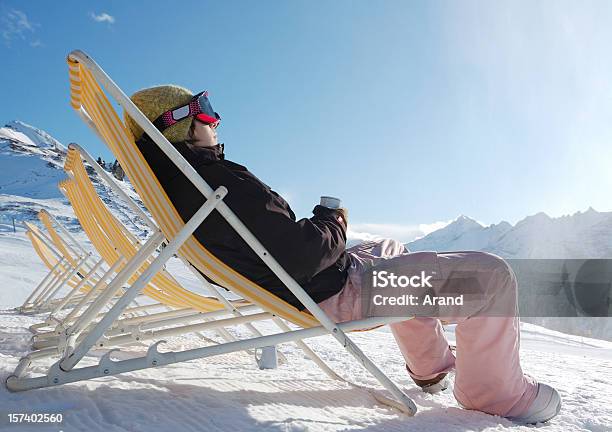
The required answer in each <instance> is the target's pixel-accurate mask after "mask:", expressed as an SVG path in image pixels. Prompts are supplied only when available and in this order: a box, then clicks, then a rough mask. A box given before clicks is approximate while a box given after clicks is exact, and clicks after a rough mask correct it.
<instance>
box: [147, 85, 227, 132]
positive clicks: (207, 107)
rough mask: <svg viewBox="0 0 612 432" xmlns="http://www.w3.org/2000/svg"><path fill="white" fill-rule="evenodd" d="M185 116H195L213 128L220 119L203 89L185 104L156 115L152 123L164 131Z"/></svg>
mask: <svg viewBox="0 0 612 432" xmlns="http://www.w3.org/2000/svg"><path fill="white" fill-rule="evenodd" d="M187 117H195V118H197V119H198V120H200V121H201V122H204V123H207V124H209V125H211V127H213V128H216V127H217V126H218V125H219V122H220V121H221V116H220V115H219V114H217V113H216V112H215V111H214V110H213V107H212V105H211V104H210V101H209V100H208V91H203V92H201V93H198V94H197V95H195V96H194V97H193V98H192V99H191V101H190V102H189V103H188V104H187V105H181V106H179V107H176V108H173V109H171V110H169V111H166V112H165V113H163V114H162V115H160V116H159V117H157V119H155V121H154V122H153V125H154V126H155V127H156V128H157V129H159V130H160V131H164V130H166V129H168V128H169V127H170V126H172V125H174V124H176V123H178V122H180V121H181V120H184V119H186V118H187Z"/></svg>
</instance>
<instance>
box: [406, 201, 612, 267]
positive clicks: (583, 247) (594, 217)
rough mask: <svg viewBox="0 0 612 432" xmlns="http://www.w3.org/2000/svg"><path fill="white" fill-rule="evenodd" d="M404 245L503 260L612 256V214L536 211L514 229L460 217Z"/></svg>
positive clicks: (589, 209)
mask: <svg viewBox="0 0 612 432" xmlns="http://www.w3.org/2000/svg"><path fill="white" fill-rule="evenodd" d="M406 247H407V248H408V249H409V250H411V251H414V252H416V251H423V250H435V251H456V250H480V251H486V252H491V253H494V254H496V255H499V256H501V257H503V258H546V259H552V258H612V212H601V213H600V212H597V211H595V210H594V209H593V208H592V207H589V208H588V210H586V211H584V212H576V213H574V214H573V215H566V216H561V217H558V218H551V217H549V216H548V215H547V214H546V213H542V212H540V213H537V214H535V215H533V216H527V217H526V218H525V219H523V220H521V221H519V222H517V224H516V225H514V226H512V225H511V224H509V223H508V222H506V221H502V222H500V223H498V224H492V225H489V226H487V227H485V226H482V225H481V224H480V223H478V222H476V221H475V220H473V219H470V218H468V217H467V216H463V215H461V216H459V217H458V218H457V219H455V220H454V221H453V222H451V223H450V224H448V225H447V226H445V227H444V228H442V229H439V230H437V231H434V232H432V233H430V234H428V235H426V236H425V237H422V238H420V239H417V240H414V241H412V242H410V243H407V244H406Z"/></svg>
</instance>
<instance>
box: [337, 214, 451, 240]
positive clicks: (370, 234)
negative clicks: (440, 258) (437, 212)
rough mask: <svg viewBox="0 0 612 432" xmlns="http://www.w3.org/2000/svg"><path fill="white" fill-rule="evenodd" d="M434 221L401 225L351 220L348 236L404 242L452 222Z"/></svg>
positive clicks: (359, 238)
mask: <svg viewBox="0 0 612 432" xmlns="http://www.w3.org/2000/svg"><path fill="white" fill-rule="evenodd" d="M451 222H452V220H451V221H447V222H442V221H440V222H434V223H430V224H417V225H399V224H375V223H357V224H351V223H350V220H349V229H348V232H347V237H348V239H349V240H362V241H368V240H377V239H381V238H393V239H395V240H399V241H400V242H402V243H407V242H411V241H413V240H415V239H417V238H419V237H423V236H425V235H427V234H429V233H431V232H433V231H436V230H438V229H440V228H444V227H445V226H446V225H448V224H449V223H451Z"/></svg>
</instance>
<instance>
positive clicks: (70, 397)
mask: <svg viewBox="0 0 612 432" xmlns="http://www.w3.org/2000/svg"><path fill="white" fill-rule="evenodd" d="M24 269H28V270H27V272H24ZM172 270H174V271H175V272H179V273H180V267H179V266H175V267H173V269H172ZM44 274H45V270H44V267H43V265H42V263H40V261H39V260H38V258H37V257H36V255H35V253H34V251H33V250H32V248H31V247H30V245H29V242H28V240H27V238H26V237H25V236H24V235H23V233H22V232H19V233H17V234H13V233H6V232H4V233H2V232H0V304H2V305H4V307H5V309H6V308H8V307H10V306H15V305H18V304H19V302H20V301H23V299H24V298H25V297H26V296H27V295H28V294H29V292H30V291H31V290H32V289H33V288H34V286H35V284H36V283H37V282H38V281H39V280H40V279H42V277H43V276H44ZM179 276H180V277H181V278H183V279H184V280H185V281H186V284H187V285H189V284H193V280H191V281H189V280H190V279H191V278H190V277H189V276H188V275H186V274H181V275H179ZM40 320H41V317H25V316H20V315H15V314H13V313H12V312H9V311H2V312H0V380H1V381H2V382H4V380H5V379H6V377H7V376H8V375H9V374H10V373H11V372H12V371H13V369H14V368H15V366H16V365H17V362H18V359H19V358H20V356H22V355H24V354H26V353H27V351H28V349H29V342H28V341H29V338H30V333H29V332H28V330H27V327H28V326H30V325H31V324H34V323H36V322H39V321H40ZM256 326H257V327H258V328H259V329H260V330H261V331H262V332H264V333H271V332H272V331H273V329H272V327H271V326H269V325H266V324H265V323H261V324H256ZM234 333H235V334H236V335H237V336H241V337H247V334H246V331H244V333H243V332H242V331H240V329H238V331H237V332H234ZM206 336H208V337H211V338H216V339H217V340H219V339H218V337H217V336H216V335H215V334H214V333H206ZM448 337H449V341H451V342H453V341H454V329H453V327H452V326H451V327H449V328H448ZM352 338H353V339H354V340H355V341H356V343H357V344H358V345H359V346H360V347H362V349H363V350H364V351H365V352H366V353H367V354H368V355H369V356H370V357H371V358H372V360H374V362H376V363H377V364H378V365H380V366H381V368H382V369H383V370H384V371H385V372H386V373H388V375H389V376H390V377H391V378H392V379H393V380H395V381H396V382H397V383H399V384H400V386H402V387H403V388H404V389H405V390H406V392H407V394H408V395H409V396H410V397H411V398H412V399H413V400H414V401H415V402H416V404H417V405H418V407H419V413H418V414H417V415H416V416H415V417H412V418H410V417H407V416H405V415H403V414H400V413H398V412H397V411H395V410H393V409H390V408H388V407H386V406H383V405H380V404H378V403H377V402H376V401H375V400H374V399H373V398H372V397H371V396H370V395H369V394H368V393H367V392H366V391H364V390H359V389H354V388H351V387H350V386H348V385H346V384H344V383H338V382H336V381H333V380H330V379H329V378H327V376H325V375H324V374H323V373H322V372H321V371H320V370H319V369H318V368H317V367H316V366H315V365H314V364H313V363H312V362H311V361H310V360H308V359H307V358H306V357H305V356H304V355H303V354H302V353H301V351H299V350H298V349H297V348H295V347H294V346H293V345H289V344H285V345H281V346H280V350H281V351H282V352H283V353H284V354H285V356H286V357H287V359H288V364H283V365H281V366H279V368H278V369H277V370H266V371H261V370H259V369H257V366H256V364H255V361H254V359H253V356H252V355H249V354H246V353H232V354H226V355H222V356H218V357H212V358H209V359H202V360H197V361H192V362H188V363H179V364H175V365H171V366H167V367H163V368H158V369H149V370H144V371H139V372H133V373H127V374H122V375H118V376H114V377H107V378H100V379H96V380H93V381H86V382H79V383H72V384H68V385H64V386H60V387H55V388H47V389H40V390H32V391H29V392H22V393H9V392H8V391H7V390H6V388H5V387H4V386H0V415H1V416H2V418H0V430H2V431H4V430H6V431H8V432H10V431H13V430H14V431H26V430H32V431H43V430H50V431H59V430H63V431H85V430H86V431H98V430H100V431H102V430H104V431H147V432H151V431H168V430H176V431H228V430H232V431H243V430H244V431H250V430H256V431H303V430H308V431H341V430H368V431H406V430H410V431H424V432H425V431H426V432H442V431H445V432H446V431H462V432H463V431H513V432H515V431H527V430H534V429H540V428H543V430H545V431H550V432H553V431H554V432H561V431H563V432H566V431H593V432H604V431H612V408H611V407H610V405H612V343H611V342H605V341H600V340H596V339H588V338H582V337H577V336H570V335H566V334H563V333H558V332H555V331H551V330H547V329H544V328H542V327H538V326H535V325H531V324H523V325H522V347H521V359H522V362H523V368H524V369H525V371H526V372H527V373H529V374H531V375H533V376H535V377H537V378H538V379H540V380H541V381H543V382H546V383H549V384H551V385H553V386H554V387H556V388H557V389H558V390H559V392H560V393H561V396H562V398H563V401H564V406H563V408H562V411H561V413H560V414H559V416H558V417H556V418H555V419H554V420H553V421H552V422H551V423H550V424H547V425H538V426H519V425H515V424H513V423H512V422H510V421H508V420H506V419H503V418H500V417H495V416H490V415H487V414H484V413H480V412H476V411H467V410H463V409H461V408H460V407H459V406H458V404H457V402H456V401H455V399H454V397H453V395H452V388H450V389H448V390H446V391H444V392H443V393H441V394H438V395H435V396H432V395H428V394H425V393H423V392H421V391H420V390H418V389H417V388H416V387H415V385H414V384H413V383H412V382H411V380H410V379H409V378H408V376H407V374H406V372H405V369H404V363H403V360H402V358H401V355H400V353H399V351H398V350H397V348H396V346H395V344H394V341H393V337H392V335H391V333H390V331H389V330H388V329H386V328H383V329H379V330H374V331H370V332H359V333H355V334H353V335H352ZM168 342H169V343H168V345H166V346H165V347H164V348H162V351H164V350H166V349H173V350H179V349H188V348H195V347H198V346H202V345H203V344H206V342H203V341H202V340H200V339H199V338H197V337H196V336H194V335H188V336H182V337H175V338H170V339H168ZM309 344H310V345H311V346H312V347H313V349H314V350H315V351H316V352H318V353H319V354H320V355H321V356H322V357H323V358H324V359H325V360H326V361H327V362H328V363H329V364H330V366H331V367H332V368H334V369H335V370H337V371H339V372H340V373H341V374H342V375H343V376H344V377H345V378H347V379H349V380H352V381H353V382H355V383H357V384H360V385H365V386H369V387H374V388H380V386H379V385H378V383H377V382H376V381H375V380H374V378H372V377H371V376H370V375H369V374H368V373H367V372H366V371H365V370H364V369H362V368H361V367H360V366H358V365H356V364H354V362H353V361H352V359H351V358H349V356H348V354H346V353H345V352H344V350H343V349H342V348H341V347H340V346H338V344H337V342H336V341H335V340H333V339H332V338H330V337H318V338H314V339H310V340H309ZM145 351H146V347H145V346H144V345H142V346H136V347H131V348H124V349H123V350H122V352H121V353H119V354H117V357H118V358H128V357H131V356H135V355H142V354H143V353H144V352H145ZM103 353H104V352H102V351H99V352H95V353H94V355H93V356H91V357H90V358H88V359H87V361H88V362H89V363H90V364H93V362H94V361H95V360H97V358H99V356H101V355H102V354H103ZM49 364H50V363H49V362H48V363H45V362H39V363H37V365H38V366H36V367H35V369H34V372H36V373H42V372H43V371H44V367H45V366H48V365H49ZM10 412H47V413H58V412H60V413H63V415H64V418H65V420H64V424H62V425H61V426H59V425H56V426H48V427H47V426H41V425H35V426H31V427H28V426H14V425H7V423H6V414H7V413H10Z"/></svg>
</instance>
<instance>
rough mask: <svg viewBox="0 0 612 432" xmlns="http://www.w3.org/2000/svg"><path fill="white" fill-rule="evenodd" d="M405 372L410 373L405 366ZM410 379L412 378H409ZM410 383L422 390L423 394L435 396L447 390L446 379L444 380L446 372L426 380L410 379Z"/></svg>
mask: <svg viewBox="0 0 612 432" xmlns="http://www.w3.org/2000/svg"><path fill="white" fill-rule="evenodd" d="M406 370H407V371H408V373H410V368H409V367H408V365H406ZM411 378H412V376H411ZM412 381H414V383H415V384H416V385H418V386H419V387H421V390H423V391H424V392H425V393H429V394H436V393H440V392H441V391H443V390H446V389H447V388H448V379H447V378H446V372H444V373H441V374H438V375H436V376H435V377H433V378H430V379H427V380H420V379H416V378H412Z"/></svg>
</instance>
